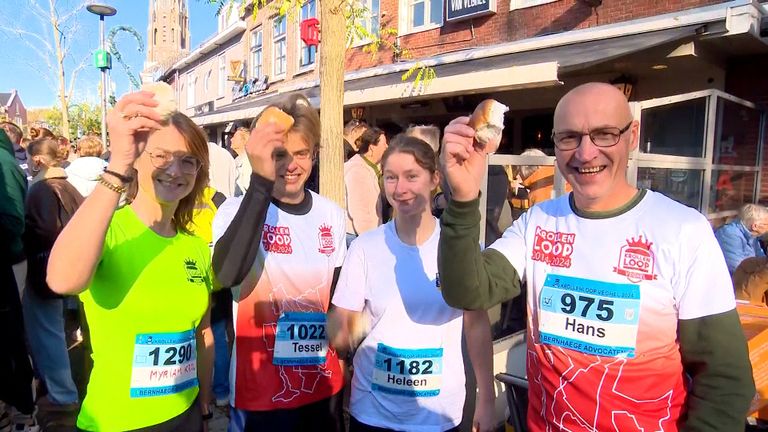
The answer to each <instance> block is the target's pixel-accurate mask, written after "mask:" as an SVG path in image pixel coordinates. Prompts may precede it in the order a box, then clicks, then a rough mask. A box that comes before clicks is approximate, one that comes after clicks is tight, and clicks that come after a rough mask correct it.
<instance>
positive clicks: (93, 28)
mask: <svg viewBox="0 0 768 432" xmlns="http://www.w3.org/2000/svg"><path fill="white" fill-rule="evenodd" d="M0 2H1V3H2V5H1V6H0V27H8V26H11V27H14V26H17V25H18V24H17V23H23V25H24V26H23V28H24V29H25V30H27V31H29V32H32V33H34V34H36V35H38V36H43V37H45V34H46V33H45V31H46V30H47V29H44V28H43V27H42V26H40V25H38V21H37V20H36V19H35V18H34V17H32V15H31V13H30V12H29V10H30V9H31V6H30V3H32V2H34V3H39V4H42V5H44V6H45V7H47V4H48V1H47V0H0ZM81 2H82V0H81V1H77V0H58V3H60V4H61V5H62V6H61V8H60V9H61V10H64V11H69V10H72V9H73V7H74V6H75V5H77V4H78V3H81ZM93 3H101V4H109V5H111V6H113V7H115V8H116V9H117V15H115V16H113V17H106V21H105V23H106V25H105V34H107V33H109V31H110V30H111V29H112V28H113V27H115V26H119V25H124V26H131V27H133V28H134V29H136V30H137V31H138V32H139V34H140V35H142V39H144V44H145V46H146V43H147V41H146V38H147V14H148V11H149V1H148V0H98V1H93ZM187 7H188V9H189V15H190V17H189V31H190V36H191V44H190V46H191V48H192V49H194V48H196V47H197V46H198V45H200V43H201V42H203V41H204V40H206V39H207V38H208V37H210V36H211V35H213V34H214V33H215V32H216V8H215V6H212V5H210V4H208V1H207V0H187ZM76 19H77V20H78V22H79V25H80V30H79V31H78V32H75V33H71V32H67V33H68V34H67V38H68V39H70V40H72V55H71V56H70V57H71V58H70V59H69V61H67V62H66V64H67V66H68V67H69V68H68V70H72V69H73V68H74V67H75V66H76V65H77V64H79V63H80V62H81V61H82V59H84V58H86V57H87V60H86V66H85V68H84V69H82V70H81V71H80V72H79V73H78V75H77V81H76V85H75V90H74V95H73V99H74V101H75V102H80V101H83V100H86V101H89V102H98V101H99V94H98V91H99V90H98V85H99V82H100V79H101V78H100V73H99V70H98V69H96V68H95V67H94V66H93V61H92V59H91V57H90V55H89V53H91V52H92V51H93V50H95V49H97V48H98V47H99V18H98V17H97V16H96V15H93V14H91V13H89V12H88V11H86V10H85V9H83V10H82V11H81V12H79V13H78V14H77V15H76ZM49 27H50V26H49ZM24 37H25V38H27V40H34V36H24ZM38 44H39V43H38ZM116 44H117V47H118V49H119V50H120V53H121V54H122V55H123V59H124V60H125V62H126V63H127V64H128V65H129V66H131V70H132V71H133V72H134V74H135V75H136V76H137V77H138V73H139V72H140V71H141V69H142V67H143V64H144V58H145V53H144V52H142V53H140V52H138V49H137V44H136V41H135V40H134V39H133V37H132V36H131V35H129V34H128V33H125V32H121V33H118V35H117V36H116ZM0 45H2V47H3V58H4V61H3V67H1V68H0V92H9V91H10V90H11V89H13V88H15V89H17V90H18V91H19V95H20V96H21V100H22V101H23V102H24V105H25V106H26V107H27V108H37V107H49V106H52V105H54V104H55V103H56V100H57V96H56V95H57V93H56V91H55V88H56V87H54V88H53V89H52V87H51V86H49V85H48V84H47V82H48V81H52V80H54V79H55V77H56V75H55V74H54V73H52V72H50V71H48V70H47V65H46V63H45V61H44V60H43V59H41V58H40V57H39V56H38V55H37V54H35V53H34V52H32V50H31V49H30V48H28V47H27V46H26V45H24V43H23V42H22V41H20V40H19V39H18V37H17V36H16V35H13V34H9V33H7V32H0ZM53 63H55V59H52V62H51V64H53ZM44 75H45V76H44ZM111 75H112V80H113V81H114V82H115V89H116V92H115V93H116V94H117V96H118V97H119V96H120V95H122V94H124V93H126V92H127V91H128V89H129V85H130V83H129V79H128V76H127V75H126V73H125V70H124V69H123V67H122V66H121V65H120V64H119V63H117V62H116V61H115V60H114V58H113V63H112V71H111ZM48 77H50V78H48ZM67 82H69V77H67ZM52 84H53V85H54V86H55V85H58V81H56V82H52Z"/></svg>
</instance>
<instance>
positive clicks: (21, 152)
mask: <svg viewBox="0 0 768 432" xmlns="http://www.w3.org/2000/svg"><path fill="white" fill-rule="evenodd" d="M0 129H3V130H4V131H5V134H6V135H8V138H10V139H11V143H12V144H13V153H14V155H15V156H16V161H17V162H18V164H19V166H20V167H21V169H22V171H24V174H25V175H29V170H28V169H27V150H26V146H22V145H21V140H22V139H23V138H24V133H23V132H22V131H21V128H20V127H19V126H17V125H16V123H12V122H9V121H0Z"/></svg>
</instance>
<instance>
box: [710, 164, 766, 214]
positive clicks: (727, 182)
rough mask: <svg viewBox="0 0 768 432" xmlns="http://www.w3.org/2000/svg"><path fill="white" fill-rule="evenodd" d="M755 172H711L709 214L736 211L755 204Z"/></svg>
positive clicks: (725, 170) (728, 170)
mask: <svg viewBox="0 0 768 432" xmlns="http://www.w3.org/2000/svg"><path fill="white" fill-rule="evenodd" d="M756 183H757V172H755V171H737V170H732V169H722V170H712V183H711V187H710V198H709V209H708V211H709V213H717V212H722V211H728V210H738V209H739V207H741V206H742V205H744V204H746V203H751V202H755V201H756V199H755V184H756Z"/></svg>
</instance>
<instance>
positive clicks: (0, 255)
mask: <svg viewBox="0 0 768 432" xmlns="http://www.w3.org/2000/svg"><path fill="white" fill-rule="evenodd" d="M26 191H27V178H26V176H25V175H24V173H23V172H22V171H21V168H19V164H18V162H17V161H16V157H15V156H14V152H13V144H12V143H11V140H10V139H9V138H8V135H6V134H5V131H3V130H0V260H1V262H3V263H11V264H15V263H18V262H20V261H22V260H23V259H24V251H23V246H22V242H21V236H22V233H23V232H24V198H25V195H26Z"/></svg>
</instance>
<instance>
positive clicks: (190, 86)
mask: <svg viewBox="0 0 768 432" xmlns="http://www.w3.org/2000/svg"><path fill="white" fill-rule="evenodd" d="M196 81H197V77H195V75H194V74H193V73H192V72H190V73H188V74H187V108H192V107H193V106H195V83H196Z"/></svg>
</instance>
